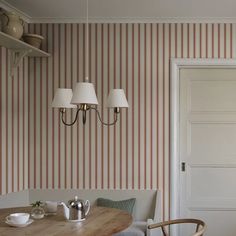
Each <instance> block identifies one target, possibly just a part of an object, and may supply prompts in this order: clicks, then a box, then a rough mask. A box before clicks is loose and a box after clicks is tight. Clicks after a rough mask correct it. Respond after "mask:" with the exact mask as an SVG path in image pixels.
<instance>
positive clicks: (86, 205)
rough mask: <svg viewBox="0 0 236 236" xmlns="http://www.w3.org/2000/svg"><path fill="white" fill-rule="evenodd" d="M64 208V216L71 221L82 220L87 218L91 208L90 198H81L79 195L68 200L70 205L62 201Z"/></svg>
mask: <svg viewBox="0 0 236 236" xmlns="http://www.w3.org/2000/svg"><path fill="white" fill-rule="evenodd" d="M61 205H62V206H63V209H64V217H65V219H66V220H70V221H82V220H85V217H86V216H87V214H88V212H89V210H90V202H89V200H86V201H84V200H80V199H78V197H77V196H75V198H74V199H72V200H69V201H68V206H67V205H66V204H65V203H64V202H61Z"/></svg>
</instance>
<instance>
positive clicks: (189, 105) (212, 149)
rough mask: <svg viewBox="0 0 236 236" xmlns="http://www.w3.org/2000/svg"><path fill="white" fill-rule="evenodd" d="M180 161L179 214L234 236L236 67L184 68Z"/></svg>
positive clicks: (210, 231)
mask: <svg viewBox="0 0 236 236" xmlns="http://www.w3.org/2000/svg"><path fill="white" fill-rule="evenodd" d="M180 161H181V162H185V163H186V170H185V171H181V172H180V185H181V189H180V216H181V217H193V218H201V219H203V220H205V221H206V223H207V225H208V229H207V233H206V234H205V235H206V236H213V235H214V236H222V235H224V236H231V235H236V224H235V223H233V221H232V217H233V218H234V219H235V220H236V181H235V179H236V69H219V68H212V69H202V68H196V69H190V68H189V69H187V68H185V69H181V70H180ZM222 220H223V221H222ZM225 222H227V223H225ZM222 232H224V233H222ZM180 233H181V234H180V235H188V233H189V231H188V228H181V229H180Z"/></svg>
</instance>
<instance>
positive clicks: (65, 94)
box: [52, 88, 77, 108]
mask: <svg viewBox="0 0 236 236" xmlns="http://www.w3.org/2000/svg"><path fill="white" fill-rule="evenodd" d="M72 95H73V94H72V90H71V89H63V88H58V89H57V91H56V93H55V96H54V99H53V101H52V107H55V108H77V106H75V105H72V104H71V103H70V102H71V98H72Z"/></svg>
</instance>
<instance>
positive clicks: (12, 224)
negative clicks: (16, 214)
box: [5, 219, 34, 227]
mask: <svg viewBox="0 0 236 236" xmlns="http://www.w3.org/2000/svg"><path fill="white" fill-rule="evenodd" d="M33 222H34V220H32V219H29V220H28V221H27V222H26V223H24V224H14V223H12V222H10V221H7V220H6V221H5V223H6V224H8V225H10V226H13V227H26V226H28V225H30V224H32V223H33Z"/></svg>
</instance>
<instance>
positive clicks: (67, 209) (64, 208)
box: [60, 202, 69, 220]
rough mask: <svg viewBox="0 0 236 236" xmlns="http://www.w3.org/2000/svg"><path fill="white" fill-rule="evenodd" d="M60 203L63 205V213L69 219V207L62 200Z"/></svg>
mask: <svg viewBox="0 0 236 236" xmlns="http://www.w3.org/2000/svg"><path fill="white" fill-rule="evenodd" d="M60 205H62V206H63V213H64V217H65V219H66V220H69V208H68V207H67V205H66V204H65V203H64V202H61V203H60Z"/></svg>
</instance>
